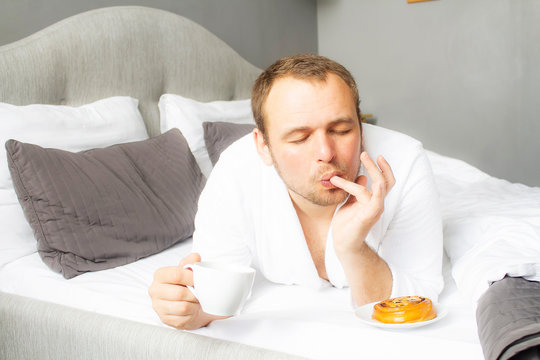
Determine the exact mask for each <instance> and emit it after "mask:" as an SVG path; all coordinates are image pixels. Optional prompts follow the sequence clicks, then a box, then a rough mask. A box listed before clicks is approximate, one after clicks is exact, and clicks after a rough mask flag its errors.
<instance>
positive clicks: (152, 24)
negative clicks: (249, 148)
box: [0, 6, 540, 359]
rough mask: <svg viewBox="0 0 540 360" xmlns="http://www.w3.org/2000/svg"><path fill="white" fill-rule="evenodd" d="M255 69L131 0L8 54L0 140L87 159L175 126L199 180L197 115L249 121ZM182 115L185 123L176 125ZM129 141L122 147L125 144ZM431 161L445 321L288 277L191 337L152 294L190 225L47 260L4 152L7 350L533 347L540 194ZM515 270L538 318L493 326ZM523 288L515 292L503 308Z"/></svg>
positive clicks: (138, 353) (233, 355)
mask: <svg viewBox="0 0 540 360" xmlns="http://www.w3.org/2000/svg"><path fill="white" fill-rule="evenodd" d="M259 73H260V69H258V68H256V67H254V66H253V65H251V64H249V63H248V62H246V61H245V60H244V59H242V58H241V57H240V56H239V55H238V54H237V53H235V52H234V51H233V50H232V49H231V48H230V47H228V46H227V45H226V44H225V43H224V42H222V41H221V40H220V39H218V38H217V37H216V36H214V35H213V34H211V33H209V32H208V31H206V30H205V29H204V28H202V27H201V26H199V25H197V24H195V23H193V22H191V21H190V20H188V19H186V18H183V17H181V16H179V15H176V14H172V13H169V12H166V11H162V10H156V9H151V8H146V7H136V6H128V7H111V8H103V9H98V10H93V11H89V12H86V13H82V14H79V15H76V16H73V17H71V18H68V19H65V20H63V21H61V22H59V23H57V24H55V25H52V26H50V27H48V28H46V29H43V30H41V31H39V32H38V33H36V34H34V35H31V36H29V37H27V38H25V39H22V40H20V41H17V42H15V43H12V44H9V45H5V46H3V47H0V102H1V103H3V104H2V107H0V124H1V125H0V129H2V133H1V134H0V136H1V137H2V140H3V142H5V141H6V140H7V138H5V137H6V136H8V135H9V138H16V139H18V140H20V141H25V142H28V143H34V144H39V145H41V146H42V147H43V148H64V149H65V150H68V151H71V152H78V151H86V150H88V149H93V148H104V149H108V146H110V145H115V144H123V143H130V142H144V143H147V141H148V139H150V138H151V139H158V138H161V137H163V136H165V135H166V134H167V133H168V131H169V128H175V127H178V128H179V129H180V130H181V132H182V134H183V135H184V136H185V137H186V141H187V143H188V145H189V149H190V150H191V152H192V154H193V157H191V155H189V154H186V153H185V152H183V153H182V156H184V155H185V156H186V160H185V162H186V163H185V164H183V166H188V165H189V164H191V165H190V166H192V167H193V166H194V163H193V159H194V160H195V162H196V163H197V165H198V167H197V169H200V170H196V171H195V170H190V171H191V172H193V174H192V175H193V179H196V181H197V184H198V186H199V185H200V186H204V179H205V177H206V176H207V175H208V174H209V172H210V171H211V168H212V162H211V161H210V160H211V159H210V157H212V155H215V154H212V153H211V152H210V149H209V145H208V144H207V143H205V142H204V140H205V139H204V136H205V129H206V127H205V126H203V123H204V122H216V123H218V122H225V123H230V124H236V125H238V126H240V125H241V124H244V125H249V124H252V119H251V118H250V113H249V101H248V100H246V99H248V98H249V94H250V89H251V85H252V82H253V81H254V79H255V78H256V77H257V75H258V74H259ZM30 104H33V105H32V106H25V105H30ZM185 109H187V110H185ZM183 111H184V113H182V112H183ZM91 116H96V118H98V120H95V122H94V123H93V124H92V126H93V127H92V126H91V127H88V128H87V127H86V126H87V125H84V126H83V125H77V124H79V122H78V121H79V120H80V119H82V120H80V121H82V122H83V123H84V121H86V118H88V117H91ZM182 116H184V118H185V119H189V121H186V120H184V122H183V123H177V122H175V121H176V120H175V119H176V117H182ZM76 118H80V119H79V120H73V119H76ZM105 118H107V119H105ZM58 119H60V120H58ZM103 119H105V120H103ZM19 121H20V122H19ZM100 121H105V123H98V122H100ZM81 124H82V123H81ZM84 124H86V123H84ZM104 124H105V125H104ZM232 132H233V133H234V131H232ZM92 134H103V135H99V136H91V135H92ZM156 141H158V140H156ZM213 145H215V144H213ZM13 146H14V147H8V149H7V150H6V151H8V153H9V154H10V156H12V155H13V154H15V153H17V151H19V150H17V149H19V148H17V147H16V146H15V145H13ZM115 146H116V145H115ZM120 146H122V147H121V149H122V151H121V152H119V153H122V154H124V153H128V152H129V151H131V150H129V151H126V148H125V147H124V146H123V145H120ZM221 146H225V145H223V144H221ZM113 148H114V147H113ZM116 149H118V147H116ZM130 149H131V148H130ZM40 151H42V150H40ZM43 151H48V150H43ZM92 151H93V150H92ZM104 151H108V150H104ZM134 151H135V150H134ZM98 153H100V152H99V151H94V152H92V154H98ZM428 155H429V158H430V161H431V164H432V167H433V170H434V173H435V176H436V180H437V185H438V187H439V191H440V196H441V205H442V210H443V222H444V237H445V257H444V265H443V274H444V277H445V288H444V290H443V292H442V294H441V296H440V298H439V304H440V305H441V308H444V310H445V314H446V315H445V316H444V317H441V318H440V319H439V320H438V321H436V322H434V323H432V324H428V325H426V326H422V327H418V328H414V329H412V328H407V329H386V328H379V327H376V326H373V325H370V324H366V323H363V322H361V321H360V318H359V317H358V316H356V315H355V312H354V310H353V309H352V307H351V305H350V298H349V296H348V294H347V292H346V291H343V290H341V289H335V288H325V289H319V290H313V289H307V288H302V287H299V286H284V285H278V284H273V283H270V282H268V281H266V280H265V279H263V278H261V277H260V276H258V277H256V280H255V285H254V289H253V295H252V297H251V298H250V300H249V301H248V302H247V303H246V306H245V308H244V309H243V311H242V313H241V314H240V315H238V316H236V317H233V318H230V319H226V320H219V321H215V322H213V323H212V324H210V325H209V326H208V327H206V328H203V329H199V330H195V331H180V330H176V329H172V328H170V327H167V326H166V325H164V324H162V323H161V322H160V320H159V318H158V317H157V315H156V314H155V313H154V311H153V310H152V307H151V301H150V298H149V296H148V294H147V290H148V286H149V285H150V283H151V281H152V276H153V273H154V271H155V270H156V269H157V268H159V267H161V266H166V265H173V264H177V263H178V262H179V260H180V259H181V258H182V257H184V256H185V255H186V254H188V253H189V252H190V249H191V239H190V235H189V232H190V231H192V228H189V226H190V225H189V224H187V225H186V226H187V228H185V229H187V230H186V231H187V232H186V234H187V235H185V236H183V238H182V239H173V240H174V241H172V240H169V241H168V242H167V241H161V240H160V241H161V242H158V241H156V242H155V244H157V245H156V247H155V248H152V247H146V248H144V249H142V250H141V252H140V253H137V254H129V256H127V255H125V256H124V255H122V256H117V257H116V258H114V259H113V260H111V258H108V257H107V258H106V259H105V260H102V261H94V262H89V261H82V260H81V259H80V258H77V259H75V260H73V259H64V258H59V257H54V258H53V257H52V256H51V257H49V258H48V260H47V262H46V261H45V260H44V259H42V257H40V254H39V253H38V249H39V250H40V251H41V252H43V251H45V250H44V247H43V246H45V245H43V244H44V243H43V242H39V239H38V242H39V245H36V239H35V236H34V233H33V232H32V229H31V227H30V226H29V224H28V223H27V222H26V220H25V219H24V215H23V210H22V209H21V207H20V205H19V202H18V200H17V197H16V196H15V192H14V190H13V188H12V185H11V179H10V178H9V172H8V169H7V168H8V163H7V161H6V160H5V159H4V160H2V161H3V162H0V166H1V167H3V169H0V170H2V171H4V172H3V173H1V174H0V176H4V178H3V179H0V181H3V182H0V191H1V192H0V201H2V203H0V209H1V211H2V212H1V213H0V229H3V230H2V233H1V234H2V235H1V237H0V254H1V255H0V261H1V262H0V358H5V359H29V358H31V359H59V358H74V359H123V358H126V359H147V358H152V359H161V358H163V359H165V358H166V359H172V358H178V359H184V358H185V359H229V358H230V359H238V358H246V359H289V358H290V359H294V358H312V359H329V358H332V359H334V358H335V359H349V358H350V359H353V358H354V359H358V358H367V359H388V358H392V357H399V358H405V359H412V358H414V359H431V358H438V359H455V358H463V359H482V358H484V357H486V358H489V359H492V358H493V359H495V358H498V356H499V355H500V354H501V353H503V354H506V355H505V356H506V357H504V358H509V356H511V355H513V354H516V353H519V352H520V351H522V350H524V349H534V348H535V346H536V347H538V334H540V329H539V328H538V324H539V323H540V315H539V313H540V295H539V291H540V290H539V287H538V286H537V285H538V281H539V280H540V265H539V263H540V245H539V244H540V188H537V187H527V186H524V185H521V184H512V183H509V182H507V181H504V180H500V179H496V178H493V177H491V176H489V175H487V174H485V173H483V172H481V171H480V170H478V169H476V168H474V167H472V166H470V165H468V164H467V163H465V162H462V161H460V160H457V159H453V158H449V157H445V156H442V155H439V154H437V153H434V152H428ZM2 156H3V157H4V158H5V157H6V156H5V154H2ZM96 156H97V155H96ZM115 156H116V155H115ZM118 156H120V155H118ZM105 157H110V153H106V156H105ZM27 160H28V161H32V158H30V159H27ZM12 161H14V160H12ZM148 162H150V163H152V161H151V160H150V161H148V160H147V161H146V163H145V164H146V166H147V165H148ZM186 164H188V165H186ZM58 171H60V170H58ZM5 174H7V175H5ZM23 175H24V174H22V175H21V176H23ZM49 175H50V176H51V177H54V175H55V174H49ZM40 176H41V175H40ZM31 178H32V176H30V180H31ZM8 180H9V181H8ZM30 180H28V181H30ZM165 180H167V179H165ZM21 181H22V180H21ZM194 181H195V180H194ZM79 182H80V183H83V180H74V182H73V183H72V186H77V185H78V184H79ZM25 184H26V183H25ZM119 186H120V185H119ZM113 205H114V204H112V205H111V206H113ZM46 210H47V209H45V210H44V211H46ZM186 216H187V215H186ZM190 216H192V215H190ZM21 219H22V220H21ZM132 226H134V225H133V224H132ZM190 229H191V230H190ZM129 230H130V229H129V228H128V229H126V230H125V231H126V233H128V232H129ZM36 236H37V235H36ZM153 244H154V243H153ZM48 245H51V244H48ZM53 245H54V244H53ZM79 245H80V244H79ZM158 245H159V246H158ZM103 246H104V247H106V246H107V245H103ZM130 246H131V245H130ZM137 246H138V245H137ZM137 246H136V245H133V248H137ZM53 247H54V246H53ZM150 248H151V249H150ZM49 250H50V249H48V250H47V251H49ZM98 250H99V249H98ZM98 250H96V249H93V250H92V251H94V252H95V251H98ZM122 250H123V249H120V250H118V249H117V250H116V251H117V252H121V251H122ZM106 255H107V254H106ZM51 264H54V265H51ZM103 264H106V265H103ZM55 266H56V268H55ZM52 269H55V270H54V271H53V270H52ZM74 269H75V270H74ZM509 279H519V280H520V281H525V282H526V284H528V285H529V286H527V287H523V286H521V287H520V289H525V288H526V289H525V290H524V291H525V292H526V296H522V297H520V299H522V300H523V299H526V300H524V301H525V305H524V306H526V307H527V309H528V313H527V316H521V315H519V316H518V315H516V312H515V311H514V312H513V313H511V314H510V315H509V316H510V318H507V319H506V320H502V319H498V321H499V322H498V323H495V325H494V324H493V322H490V320H491V319H493V312H494V311H495V312H497V313H501V311H500V308H498V310H493V309H492V307H493V306H494V304H495V301H494V300H493V298H498V296H496V295H492V294H493V291H495V290H493V291H492V289H494V287H493V286H490V284H497V286H498V288H502V287H504V288H505V289H508V286H506V285H505V284H507V283H508V282H509V281H508V280H509ZM513 284H515V283H513ZM503 285H504V286H503ZM497 291H500V290H498V289H497ZM503 291H504V289H503ZM515 293H516V290H507V294H510V299H509V301H512V300H515V299H513V298H512V294H515ZM283 299H288V300H287V301H284V300H283ZM522 305H523V304H522ZM497 306H502V309H504V308H505V307H507V306H508V304H502V305H500V304H498V305H497ZM477 313H478V314H480V315H479V316H478V319H479V320H480V319H482V321H479V322H477V315H476V314H477ZM518 313H519V314H523V312H518ZM518 317H519V321H513V320H516V318H518ZM500 321H506V323H513V324H518V323H519V324H520V326H517V325H516V327H519V329H520V331H521V332H520V333H519V335H517V336H514V337H512V336H510V337H509V336H507V337H506V338H507V339H506V340H505V341H508V343H504V344H503V346H501V344H502V343H501V342H500V339H501V336H502V335H498V334H497V331H496V330H497V329H499V330H500V326H499V325H497V324H500ZM522 325H523V326H522ZM523 329H526V331H525V332H524V331H523ZM510 330H511V329H508V328H507V329H505V331H504V334H506V335H508V334H509V332H510ZM504 334H503V335H504ZM535 334H536V335H535ZM516 341H517V343H518V344H517V345H518V347H516V348H514V350H512V346H513V344H514V343H515V342H516ZM501 358H502V357H501Z"/></svg>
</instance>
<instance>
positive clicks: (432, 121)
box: [317, 0, 540, 186]
mask: <svg viewBox="0 0 540 360" xmlns="http://www.w3.org/2000/svg"><path fill="white" fill-rule="evenodd" d="M317 11H318V35H319V54H321V55H325V56H328V57H330V58H333V59H335V60H337V61H339V62H341V63H342V64H344V65H345V66H346V67H347V68H349V70H350V71H351V72H352V73H353V75H354V76H355V78H356V80H357V82H358V85H359V90H360V96H361V99H362V102H361V108H362V110H363V111H364V112H373V113H374V114H375V115H376V116H377V117H378V121H379V125H381V126H384V127H388V128H392V129H396V130H399V131H402V132H405V133H407V134H409V135H411V136H413V137H416V138H418V139H419V140H421V141H422V142H423V143H424V146H425V147H426V148H427V149H430V150H434V151H437V152H439V153H441V154H445V155H448V156H452V157H457V158H460V159H463V160H466V161H467V162H469V163H471V164H472V165H474V166H476V167H478V168H480V169H481V170H483V171H485V172H487V173H489V174H490V175H493V176H497V177H501V178H505V179H507V180H510V181H513V182H521V183H525V184H528V185H532V186H540V1H538V0H436V1H429V2H423V3H416V4H407V2H406V0H319V1H318V3H317Z"/></svg>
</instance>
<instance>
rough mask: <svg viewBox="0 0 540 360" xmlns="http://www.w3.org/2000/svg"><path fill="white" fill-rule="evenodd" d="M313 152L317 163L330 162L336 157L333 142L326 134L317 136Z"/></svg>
mask: <svg viewBox="0 0 540 360" xmlns="http://www.w3.org/2000/svg"><path fill="white" fill-rule="evenodd" d="M314 151H315V156H316V158H317V161H321V162H326V163H329V162H331V161H332V160H333V159H334V157H335V155H336V152H335V144H334V140H333V139H332V138H330V136H328V134H326V133H324V134H319V135H317V136H316V137H315V141H314Z"/></svg>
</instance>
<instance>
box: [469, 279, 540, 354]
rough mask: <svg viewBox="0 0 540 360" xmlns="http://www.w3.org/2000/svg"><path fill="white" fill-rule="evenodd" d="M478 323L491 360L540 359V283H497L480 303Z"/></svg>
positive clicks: (511, 281)
mask: <svg viewBox="0 0 540 360" xmlns="http://www.w3.org/2000/svg"><path fill="white" fill-rule="evenodd" d="M476 322H477V324H478V335H479V337H480V343H481V345H482V350H483V352H484V356H485V358H486V359H487V360H505V359H514V360H516V359H527V360H533V359H540V356H539V355H540V350H539V349H540V283H539V282H536V281H528V280H525V279H523V278H521V277H516V278H514V277H508V276H507V277H505V278H504V279H502V280H500V281H497V282H494V283H493V284H492V285H491V286H490V287H489V289H488V290H487V291H486V292H485V293H484V294H483V295H482V297H481V298H480V299H479V300H478V308H477V310H476Z"/></svg>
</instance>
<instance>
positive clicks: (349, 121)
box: [281, 117, 355, 140]
mask: <svg viewBox="0 0 540 360" xmlns="http://www.w3.org/2000/svg"><path fill="white" fill-rule="evenodd" d="M354 121H355V120H354V119H351V118H347V117H344V118H339V119H336V120H334V121H331V122H330V123H329V124H328V127H333V126H336V125H339V124H342V123H347V124H352V123H353V122H354ZM310 130H311V127H309V126H299V127H295V128H292V129H290V130H288V131H286V132H285V133H284V134H283V135H282V136H281V139H283V140H285V139H288V138H289V137H291V136H292V135H294V134H296V133H305V132H307V131H310Z"/></svg>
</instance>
